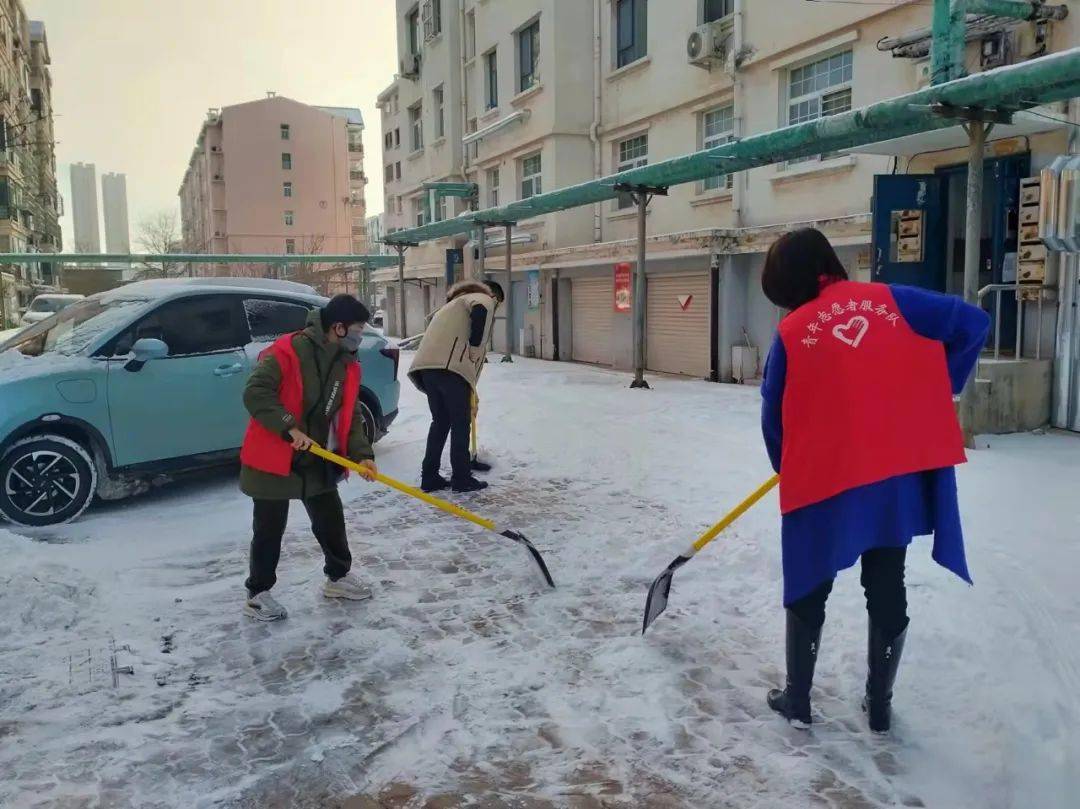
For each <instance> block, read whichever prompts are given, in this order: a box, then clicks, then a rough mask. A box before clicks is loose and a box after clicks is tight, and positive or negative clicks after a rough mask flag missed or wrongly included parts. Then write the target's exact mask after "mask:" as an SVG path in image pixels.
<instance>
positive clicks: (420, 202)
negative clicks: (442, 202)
mask: <svg viewBox="0 0 1080 809" xmlns="http://www.w3.org/2000/svg"><path fill="white" fill-rule="evenodd" d="M412 210H413V221H414V222H415V223H416V227H418V228H420V227H423V226H424V225H426V224H427V223H428V204H427V197H414V198H413V201H412Z"/></svg>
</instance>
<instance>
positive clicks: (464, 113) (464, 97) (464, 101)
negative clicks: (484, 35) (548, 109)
mask: <svg viewBox="0 0 1080 809" xmlns="http://www.w3.org/2000/svg"><path fill="white" fill-rule="evenodd" d="M474 39H475V37H474ZM465 45H466V38H465V0H458V56H459V59H458V77H459V78H460V79H461V127H462V129H466V128H468V126H469V86H468V84H466V83H465V53H466V50H465ZM473 48H474V49H475V48H476V42H475V41H474V42H473ZM468 170H469V147H468V146H465V145H462V147H461V179H463V180H468V179H469V176H468V174H467V172H468Z"/></svg>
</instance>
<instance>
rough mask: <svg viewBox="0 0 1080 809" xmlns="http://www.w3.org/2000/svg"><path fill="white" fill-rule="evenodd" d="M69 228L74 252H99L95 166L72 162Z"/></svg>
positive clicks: (99, 228)
mask: <svg viewBox="0 0 1080 809" xmlns="http://www.w3.org/2000/svg"><path fill="white" fill-rule="evenodd" d="M70 174H71V229H72V231H73V233H74V236H75V252H76V253H100V252H101V216H100V214H99V213H98V192H97V166H95V165H94V164H93V163H72V164H71V167H70Z"/></svg>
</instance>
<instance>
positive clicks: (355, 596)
mask: <svg viewBox="0 0 1080 809" xmlns="http://www.w3.org/2000/svg"><path fill="white" fill-rule="evenodd" d="M322 592H323V595H324V596H326V597H327V598H347V599H348V600H349V601H366V600H367V599H369V598H371V588H370V587H366V586H364V585H363V584H361V583H360V579H358V578H356V574H355V573H346V574H345V575H344V576H342V577H341V578H340V579H338V580H337V581H331V580H330V579H327V580H326V584H324V585H323V591H322Z"/></svg>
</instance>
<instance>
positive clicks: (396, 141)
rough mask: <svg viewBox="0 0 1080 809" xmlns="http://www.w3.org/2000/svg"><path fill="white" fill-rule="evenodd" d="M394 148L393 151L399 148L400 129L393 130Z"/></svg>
mask: <svg viewBox="0 0 1080 809" xmlns="http://www.w3.org/2000/svg"><path fill="white" fill-rule="evenodd" d="M394 148H395V149H399V148H401V129H400V128H398V129H395V130H394Z"/></svg>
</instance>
